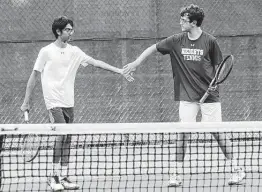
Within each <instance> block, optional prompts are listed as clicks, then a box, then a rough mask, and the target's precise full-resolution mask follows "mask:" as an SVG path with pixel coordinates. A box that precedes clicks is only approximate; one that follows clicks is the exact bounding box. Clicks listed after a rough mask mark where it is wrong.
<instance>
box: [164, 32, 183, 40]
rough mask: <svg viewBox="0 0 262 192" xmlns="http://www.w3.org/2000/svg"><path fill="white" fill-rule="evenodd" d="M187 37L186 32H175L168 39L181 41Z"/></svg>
mask: <svg viewBox="0 0 262 192" xmlns="http://www.w3.org/2000/svg"><path fill="white" fill-rule="evenodd" d="M186 37H187V34H186V33H185V32H183V33H177V34H174V35H172V36H170V37H168V39H170V40H172V41H180V40H182V39H184V38H186Z"/></svg>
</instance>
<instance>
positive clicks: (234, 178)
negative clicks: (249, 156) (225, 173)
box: [228, 167, 246, 185]
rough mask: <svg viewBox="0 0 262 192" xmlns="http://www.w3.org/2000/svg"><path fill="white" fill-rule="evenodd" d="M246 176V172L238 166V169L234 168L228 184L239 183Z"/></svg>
mask: <svg viewBox="0 0 262 192" xmlns="http://www.w3.org/2000/svg"><path fill="white" fill-rule="evenodd" d="M245 177H246V173H245V171H244V169H243V168H241V167H239V168H238V169H235V170H234V172H233V173H232V175H231V177H230V179H229V181H228V184H229V185H237V184H239V183H240V182H241V181H242V180H243V179H244V178H245Z"/></svg>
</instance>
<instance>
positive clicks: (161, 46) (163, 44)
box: [156, 36, 174, 55]
mask: <svg viewBox="0 0 262 192" xmlns="http://www.w3.org/2000/svg"><path fill="white" fill-rule="evenodd" d="M173 42H174V37H173V36H171V37H168V38H166V39H163V40H162V41H160V42H158V43H157V44H156V48H157V51H159V52H160V53H162V54H163V55H165V54H169V53H170V52H171V50H172V44H173Z"/></svg>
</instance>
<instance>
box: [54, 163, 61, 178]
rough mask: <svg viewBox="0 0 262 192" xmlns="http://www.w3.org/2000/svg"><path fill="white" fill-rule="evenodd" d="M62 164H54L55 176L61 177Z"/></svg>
mask: <svg viewBox="0 0 262 192" xmlns="http://www.w3.org/2000/svg"><path fill="white" fill-rule="evenodd" d="M59 173H60V164H59V163H53V176H59V175H60V174H59Z"/></svg>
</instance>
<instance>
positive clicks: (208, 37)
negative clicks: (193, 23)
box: [202, 31, 217, 42]
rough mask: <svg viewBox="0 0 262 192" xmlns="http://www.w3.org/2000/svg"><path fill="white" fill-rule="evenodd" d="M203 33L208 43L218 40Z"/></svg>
mask: <svg viewBox="0 0 262 192" xmlns="http://www.w3.org/2000/svg"><path fill="white" fill-rule="evenodd" d="M202 33H203V37H204V38H205V40H208V41H211V42H214V41H216V40H217V39H216V37H214V36H213V35H211V34H209V33H207V32H205V31H203V32H202Z"/></svg>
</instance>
